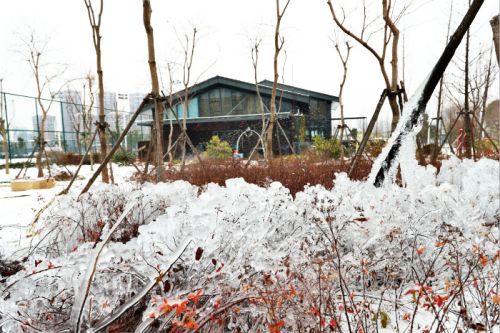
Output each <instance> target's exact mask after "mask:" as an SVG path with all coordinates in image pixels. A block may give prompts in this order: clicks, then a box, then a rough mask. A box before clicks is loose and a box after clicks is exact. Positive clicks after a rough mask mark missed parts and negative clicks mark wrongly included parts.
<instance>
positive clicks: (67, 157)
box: [49, 151, 101, 165]
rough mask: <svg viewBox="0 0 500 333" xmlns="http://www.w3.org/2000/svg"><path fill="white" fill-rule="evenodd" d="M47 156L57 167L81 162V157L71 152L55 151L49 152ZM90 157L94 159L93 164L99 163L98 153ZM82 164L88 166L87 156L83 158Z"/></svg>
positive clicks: (99, 156) (88, 158)
mask: <svg viewBox="0 0 500 333" xmlns="http://www.w3.org/2000/svg"><path fill="white" fill-rule="evenodd" d="M49 156H50V158H51V159H52V161H53V163H56V164H58V165H78V164H80V161H81V160H82V155H80V154H76V153H73V152H63V151H57V152H51V153H50V154H49ZM92 156H93V158H94V163H99V162H100V160H101V155H100V154H99V153H93V155H92ZM83 164H90V156H89V155H87V156H85V159H84V160H83Z"/></svg>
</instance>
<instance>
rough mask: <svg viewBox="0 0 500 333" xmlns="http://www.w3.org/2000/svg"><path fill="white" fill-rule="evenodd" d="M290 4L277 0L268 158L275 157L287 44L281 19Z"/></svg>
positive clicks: (267, 139)
mask: <svg viewBox="0 0 500 333" xmlns="http://www.w3.org/2000/svg"><path fill="white" fill-rule="evenodd" d="M289 4H290V0H287V1H286V3H285V5H284V6H283V8H281V6H280V0H276V25H275V30H274V58H273V70H274V76H273V85H272V88H271V101H270V106H269V123H268V126H267V131H266V140H265V143H266V154H267V159H272V158H273V133H274V125H275V123H276V91H277V87H278V80H279V70H278V60H279V59H278V58H279V54H280V52H281V50H282V49H283V45H284V44H285V38H284V37H283V36H281V34H280V28H281V21H282V19H283V16H284V15H285V12H286V10H287V8H288V5H289Z"/></svg>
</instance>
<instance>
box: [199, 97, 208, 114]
mask: <svg viewBox="0 0 500 333" xmlns="http://www.w3.org/2000/svg"><path fill="white" fill-rule="evenodd" d="M198 108H199V116H200V117H210V104H209V98H208V94H207V93H203V94H201V95H200V96H199V97H198Z"/></svg>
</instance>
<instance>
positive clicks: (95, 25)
mask: <svg viewBox="0 0 500 333" xmlns="http://www.w3.org/2000/svg"><path fill="white" fill-rule="evenodd" d="M84 1H85V6H86V7H87V14H88V16H89V22H90V26H91V28H92V39H93V42H94V48H95V53H96V65H97V80H98V87H99V143H100V145H101V157H104V156H106V155H107V151H108V146H107V142H106V127H107V124H106V114H105V113H104V78H103V70H102V60H101V38H102V36H101V32H100V30H101V18H102V12H103V9H104V3H103V0H100V7H99V13H98V17H97V19H96V17H95V12H94V9H93V7H92V2H91V1H92V0H84ZM101 177H102V181H103V182H104V183H109V174H108V169H107V168H103V169H102V172H101Z"/></svg>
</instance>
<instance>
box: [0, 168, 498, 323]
mask: <svg viewBox="0 0 500 333" xmlns="http://www.w3.org/2000/svg"><path fill="white" fill-rule="evenodd" d="M498 171H499V168H498V162H495V161H490V160H482V161H479V162H477V163H474V162H460V161H454V160H451V161H449V162H446V163H443V167H442V169H441V173H440V175H439V176H437V178H435V179H434V183H431V182H430V181H428V182H421V183H420V184H417V185H418V186H416V187H414V188H405V187H400V186H397V185H392V184H391V185H387V186H386V187H383V188H374V187H373V186H372V185H371V184H369V183H366V182H355V181H351V180H349V179H348V178H347V176H346V175H345V174H340V175H337V178H336V180H335V186H334V187H333V189H332V190H326V189H324V188H323V187H321V186H311V187H308V188H306V189H305V190H304V191H303V192H298V193H297V194H296V196H295V197H293V196H292V195H291V194H290V192H289V190H288V189H287V188H285V187H283V186H282V185H280V184H279V183H271V184H269V185H268V186H267V187H259V186H256V185H253V184H248V183H247V182H245V181H244V180H243V179H233V180H228V181H227V182H226V184H225V186H220V185H216V184H208V185H207V186H205V187H204V188H203V189H202V191H200V190H199V188H198V187H196V186H193V185H190V184H188V183H186V182H179V181H178V182H173V183H166V184H156V185H151V184H143V185H141V186H131V185H123V186H121V187H116V186H112V185H103V186H100V187H99V188H97V189H96V190H95V191H94V192H92V194H91V195H90V194H89V195H87V196H83V197H81V198H80V199H79V201H77V200H76V199H75V198H71V197H70V196H66V197H63V198H61V199H60V201H59V202H58V203H56V205H55V206H54V209H53V210H52V213H54V214H52V213H50V214H49V213H47V214H46V215H45V216H44V217H43V218H42V220H41V222H40V225H38V226H37V230H38V231H39V232H38V235H37V236H36V238H35V240H37V241H40V240H42V239H44V241H43V242H42V244H44V246H45V248H48V249H51V250H50V251H47V252H45V253H44V252H41V251H34V252H33V253H32V254H30V256H29V257H28V260H27V261H26V266H25V270H24V271H22V272H19V273H18V274H16V275H14V276H12V277H9V278H8V279H7V280H6V281H5V283H4V285H2V290H3V291H2V294H1V297H2V298H1V299H2V302H0V315H2V316H5V315H6V314H8V315H9V316H11V317H9V318H11V319H10V320H9V321H6V322H5V323H4V326H3V327H2V328H5V330H6V331H14V332H15V331H17V330H18V329H19V327H25V328H26V329H27V330H34V329H30V326H32V327H35V328H36V329H39V330H42V331H50V330H56V329H62V328H69V326H70V323H72V322H74V321H75V317H74V316H73V317H72V307H74V304H76V302H75V297H76V298H77V299H78V300H81V298H80V296H81V293H82V290H85V288H82V286H84V285H85V282H86V281H87V280H86V279H87V278H84V277H85V276H87V275H86V273H85V272H86V271H87V272H88V271H89V267H90V268H92V265H91V257H95V255H96V250H97V249H98V248H99V246H100V245H102V243H101V242H99V243H98V244H96V242H97V241H98V240H93V239H90V238H88V239H86V240H85V242H84V241H83V240H79V237H81V235H83V232H81V231H80V228H79V225H80V224H82V223H81V221H82V220H85V221H86V223H87V224H88V223H90V222H89V221H90V220H89V219H90V218H92V221H98V220H99V218H101V217H102V216H104V213H103V212H106V214H109V216H110V217H109V218H108V219H107V220H106V225H105V227H104V229H103V230H102V232H101V237H100V239H104V238H103V237H104V236H102V235H105V234H107V233H108V232H109V230H110V228H111V226H112V225H113V223H116V220H117V217H118V215H120V213H121V212H122V211H123V209H124V208H123V207H125V206H128V205H129V204H130V203H131V202H136V201H137V200H139V201H138V203H139V205H138V206H137V207H142V208H141V209H142V210H143V211H145V212H146V213H145V215H146V216H147V215H148V213H147V212H148V211H151V210H153V209H154V207H156V206H157V205H159V204H161V205H163V207H164V211H163V212H161V213H158V214H156V213H154V214H153V215H154V216H155V217H152V218H150V219H147V221H146V220H144V221H145V223H141V224H140V225H139V226H138V229H137V234H134V235H133V237H132V238H130V239H129V240H125V241H126V242H125V243H124V242H122V241H124V240H123V239H121V238H120V230H121V228H118V230H117V234H116V236H115V235H112V239H113V240H112V241H110V242H109V243H107V244H106V245H105V246H104V248H103V251H102V252H101V253H100V254H99V255H98V256H97V259H98V260H97V265H96V270H95V275H94V276H93V278H91V279H89V280H88V281H89V282H90V288H89V296H88V298H87V302H85V306H84V308H83V311H82V321H81V322H82V328H89V327H93V328H94V329H98V328H104V327H106V326H107V325H109V324H110V323H112V322H113V323H114V324H115V325H119V324H121V325H128V326H129V327H128V329H132V328H134V327H136V326H138V325H142V326H141V330H142V331H146V330H148V329H152V330H153V331H154V330H158V331H169V330H170V329H175V328H177V329H179V330H186V331H187V330H189V329H196V328H198V329H200V330H202V331H204V332H211V331H215V330H221V331H236V332H237V331H252V332H253V331H257V330H259V329H260V331H271V332H279V331H281V330H283V331H285V330H286V331H293V332H298V331H327V330H330V331H334V332H335V331H338V330H339V327H342V330H343V331H355V332H359V331H360V330H363V331H364V332H373V331H376V330H377V329H378V328H384V327H385V328H390V329H392V330H393V331H401V332H403V331H405V330H406V331H409V329H408V328H409V327H413V329H416V328H417V326H419V327H420V329H424V330H425V329H427V330H429V331H435V330H440V329H441V328H442V327H446V328H454V327H455V325H458V327H459V328H461V329H471V328H472V327H473V326H474V325H476V326H477V325H484V326H485V327H486V328H487V329H490V328H492V327H494V325H495V324H498V320H499V319H498V318H499V317H498V316H499V310H498V303H499V302H500V299H499V296H498V295H499V290H498V285H499V279H498V276H499V275H498V263H497V260H498V259H499V256H500V254H499V253H498V238H499V236H500V235H499V231H498V216H499V208H498V207H499V196H498V195H497V194H498V188H499V183H498V182H499V180H498V177H493V178H492V177H491V174H498ZM422 172H423V171H422ZM465 174H467V175H468V177H465ZM460 175H462V177H459V176H460ZM141 196H142V199H141ZM138 198H139V199H138ZM155 200H156V201H155ZM147 202H150V203H151V204H152V206H153V207H151V208H150V206H148V204H146V203H147ZM115 204H116V207H119V208H113V207H114V205H115ZM82 207H84V208H85V210H84V209H83V208H82ZM150 209H151V210H150ZM139 211H140V210H137V209H135V208H134V209H133V210H132V211H131V213H130V214H128V215H127V220H126V222H124V223H129V221H130V222H132V221H139V220H141V216H142V215H140V214H139ZM78 212H79V213H78ZM55 213H57V214H55ZM79 214H80V215H79ZM81 214H83V217H82V216H81ZM61 216H65V217H66V220H65V221H66V222H64V223H60V224H57V223H56V221H58V219H60V217H61ZM69 217H71V218H72V219H73V220H74V221H71V223H70V222H68V221H70V220H69ZM94 223H97V222H94ZM58 233H64V234H65V235H64V236H63V235H58ZM71 233H73V234H74V235H72V234H71ZM56 235H57V236H56ZM78 235H80V236H78ZM35 243H36V242H35ZM67 243H70V245H68V244H67ZM73 244H76V245H77V246H76V247H74V246H73ZM57 247H59V248H57ZM55 249H57V250H55ZM75 295H78V296H75ZM121 314H122V315H121ZM115 319H116V320H115ZM141 330H139V331H141Z"/></svg>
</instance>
